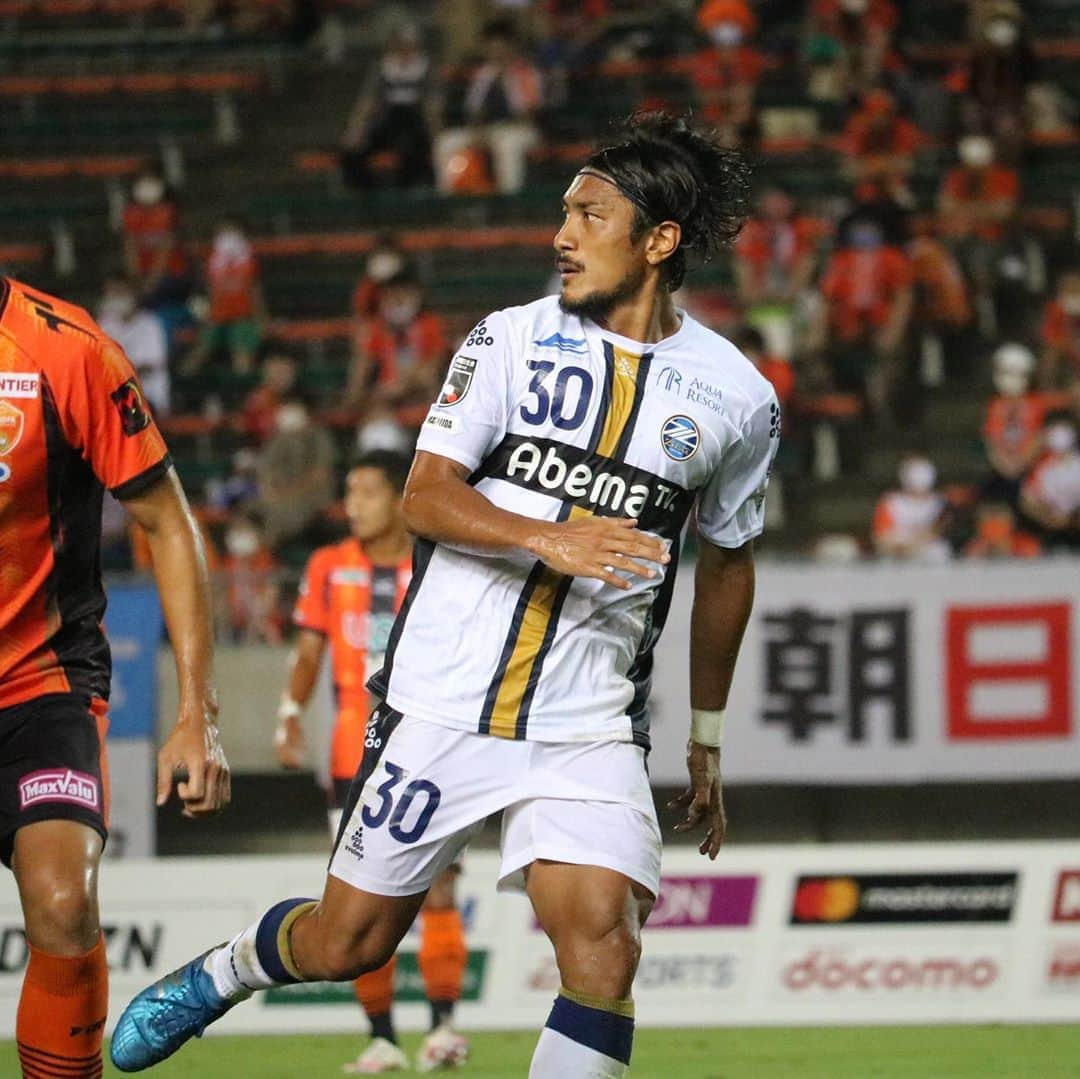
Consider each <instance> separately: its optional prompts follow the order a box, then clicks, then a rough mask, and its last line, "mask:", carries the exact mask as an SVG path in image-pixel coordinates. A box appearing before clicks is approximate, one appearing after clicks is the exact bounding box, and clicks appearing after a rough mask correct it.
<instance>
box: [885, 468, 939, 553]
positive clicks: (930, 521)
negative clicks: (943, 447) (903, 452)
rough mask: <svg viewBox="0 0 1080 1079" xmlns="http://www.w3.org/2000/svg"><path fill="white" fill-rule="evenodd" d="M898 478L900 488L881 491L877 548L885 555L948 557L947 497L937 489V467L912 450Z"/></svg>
mask: <svg viewBox="0 0 1080 1079" xmlns="http://www.w3.org/2000/svg"><path fill="white" fill-rule="evenodd" d="M899 479H900V488H899V490H896V491H889V492H887V493H886V494H884V495H882V497H881V499H880V500H879V501H878V504H877V508H876V509H875V511H874V525H873V533H874V549H875V550H876V551H877V553H878V555H880V556H881V557H883V558H896V559H902V560H905V561H912V562H944V561H947V560H948V558H949V555H950V551H949V545H948V543H947V542H946V541H945V539H944V538H943V535H942V527H943V519H944V515H945V499H944V498H943V497H942V495H940V494H939V493H938V492H937V491H935V490H934V487H935V485H936V483H937V469H935V468H934V465H933V463H932V462H931V461H930V460H928V459H927V458H926V457H923V456H920V455H917V454H912V455H911V456H908V457H905V458H904V460H903V461H901V462H900V470H899Z"/></svg>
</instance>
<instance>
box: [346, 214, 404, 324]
mask: <svg viewBox="0 0 1080 1079" xmlns="http://www.w3.org/2000/svg"><path fill="white" fill-rule="evenodd" d="M406 265H407V262H406V256H405V252H404V250H403V249H402V247H401V241H400V240H398V238H397V236H395V235H394V234H393V233H392V232H381V233H379V235H377V236H376V237H375V243H374V244H373V246H372V248H371V250H370V251H369V252H368V256H367V260H366V261H365V263H364V273H363V275H362V276H361V278H360V280H359V281H357V283H356V288H355V289H354V290H353V294H352V314H353V316H354V317H355V318H357V319H367V318H372V317H373V316H375V315H377V314H378V313H379V301H380V300H381V299H382V289H383V285H385V284H386V282H387V281H389V280H390V279H391V278H392V277H397V275H398V274H399V273H401V271H402V270H404V269H405V268H406Z"/></svg>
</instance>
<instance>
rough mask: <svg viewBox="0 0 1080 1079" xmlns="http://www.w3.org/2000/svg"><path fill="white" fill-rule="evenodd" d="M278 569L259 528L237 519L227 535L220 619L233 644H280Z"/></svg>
mask: <svg viewBox="0 0 1080 1079" xmlns="http://www.w3.org/2000/svg"><path fill="white" fill-rule="evenodd" d="M277 575H278V566H277V562H276V560H275V559H274V556H273V554H272V553H271V551H270V549H269V548H268V547H267V546H266V543H265V542H264V540H263V536H262V533H261V532H260V531H259V528H258V526H257V525H256V524H255V522H254V521H252V520H251V519H250V518H249V517H245V516H237V517H234V518H233V520H232V521H230V522H229V526H228V529H227V530H226V532H225V558H224V559H223V560H222V565H221V570H220V579H221V580H222V582H223V584H224V586H225V587H224V589H223V590H221V591H220V592H219V594H218V595H219V598H220V599H221V600H223V601H224V610H223V611H222V612H221V614H220V616H219V618H220V622H221V623H222V624H223V625H224V626H225V627H226V629H227V632H228V636H229V640H230V641H231V642H232V643H233V644H279V643H280V642H281V626H282V618H281V614H280V612H279V610H278V598H279V589H278V583H277Z"/></svg>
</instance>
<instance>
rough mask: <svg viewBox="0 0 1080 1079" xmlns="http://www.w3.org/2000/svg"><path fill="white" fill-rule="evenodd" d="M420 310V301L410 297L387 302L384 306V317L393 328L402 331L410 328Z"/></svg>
mask: <svg viewBox="0 0 1080 1079" xmlns="http://www.w3.org/2000/svg"><path fill="white" fill-rule="evenodd" d="M419 310H420V301H419V299H417V298H416V297H412V296H410V297H409V298H408V299H401V300H387V301H386V303H384V304H383V305H382V312H383V317H384V318H385V319H386V321H387V322H389V323H390V325H391V326H393V327H395V328H396V329H399V330H400V329H402V328H403V327H405V326H408V325H409V323H410V322H412V320H413V319H414V318H416V315H417V313H418V312H419Z"/></svg>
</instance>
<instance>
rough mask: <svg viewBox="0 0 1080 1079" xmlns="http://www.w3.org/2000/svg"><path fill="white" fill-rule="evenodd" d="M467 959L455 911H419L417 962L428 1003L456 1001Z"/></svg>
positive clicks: (459, 918) (462, 931)
mask: <svg viewBox="0 0 1080 1079" xmlns="http://www.w3.org/2000/svg"><path fill="white" fill-rule="evenodd" d="M468 958H469V951H468V949H467V948H466V947H465V929H464V927H463V926H462V924H461V915H460V914H459V913H458V910H457V908H456V907H451V908H450V909H449V910H425V911H421V913H420V955H419V959H418V961H419V965H420V973H421V974H422V975H423V977H424V989H425V990H426V991H427V996H428V1000H432V1001H436V1000H438V1001H456V1000H458V999H459V998H460V997H461V982H462V979H463V978H464V977H465V964H466V962H467V961H468Z"/></svg>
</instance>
